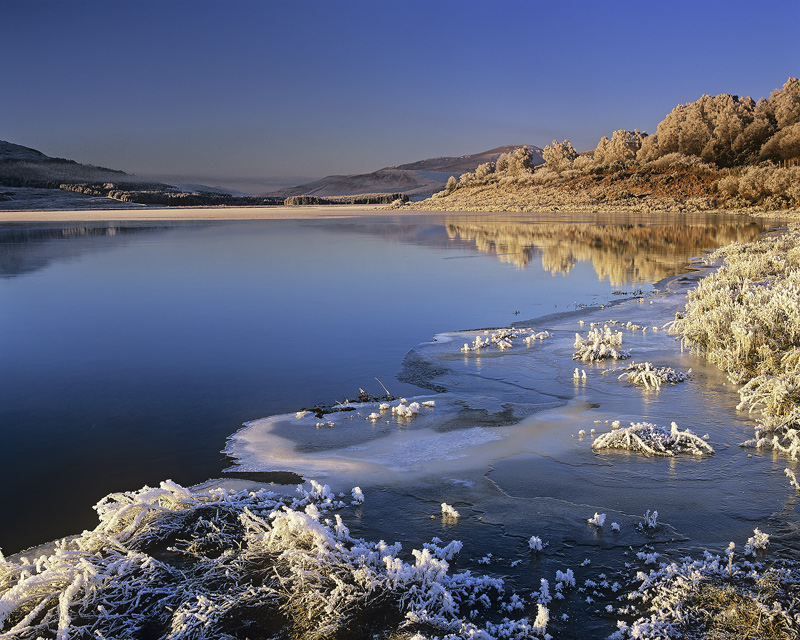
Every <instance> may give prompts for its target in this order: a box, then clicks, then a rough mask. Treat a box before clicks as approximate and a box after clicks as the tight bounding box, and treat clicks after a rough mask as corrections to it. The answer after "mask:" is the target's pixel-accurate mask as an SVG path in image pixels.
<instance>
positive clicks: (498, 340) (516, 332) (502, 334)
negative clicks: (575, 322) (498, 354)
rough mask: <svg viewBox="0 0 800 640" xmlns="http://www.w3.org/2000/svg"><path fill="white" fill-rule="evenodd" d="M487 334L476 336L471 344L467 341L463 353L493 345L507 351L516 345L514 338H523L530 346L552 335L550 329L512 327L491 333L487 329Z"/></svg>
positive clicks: (477, 350) (462, 349)
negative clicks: (538, 329) (537, 329)
mask: <svg viewBox="0 0 800 640" xmlns="http://www.w3.org/2000/svg"><path fill="white" fill-rule="evenodd" d="M486 335H489V337H488V338H481V337H480V336H476V337H475V340H473V341H472V344H471V345H470V344H469V343H468V342H465V343H464V346H463V347H461V353H469V352H471V351H472V352H480V351H481V349H486V348H488V347H491V346H495V347H497V348H498V349H500V351H505V350H506V349H511V348H512V347H513V346H514V340H516V339H517V338H522V339H523V342H525V344H526V345H528V346H530V345H531V344H533V343H534V342H536V341H537V340H539V341H542V340H544V339H545V338H549V337H551V335H552V334H551V333H550V332H548V331H539V332H536V331H534V330H533V329H515V328H510V329H498V330H497V331H495V332H494V333H492V334H491V335H490V334H489V332H488V331H487V332H486Z"/></svg>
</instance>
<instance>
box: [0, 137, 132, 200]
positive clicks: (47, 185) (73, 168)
mask: <svg viewBox="0 0 800 640" xmlns="http://www.w3.org/2000/svg"><path fill="white" fill-rule="evenodd" d="M133 180H134V178H133V177H132V176H129V175H128V174H126V173H125V172H124V171H116V170H114V169H106V168H105V167H95V166H92V165H89V164H81V163H79V162H75V161H74V160H66V159H64V158H51V157H50V156H47V155H45V154H43V153H42V152H41V151H37V150H36V149H31V148H30V147H23V146H22V145H19V144H13V143H11V142H6V141H4V140H0V184H3V185H6V186H11V187H39V188H44V189H57V188H58V187H59V185H60V184H63V183H70V184H75V183H81V182H120V181H125V182H130V181H133Z"/></svg>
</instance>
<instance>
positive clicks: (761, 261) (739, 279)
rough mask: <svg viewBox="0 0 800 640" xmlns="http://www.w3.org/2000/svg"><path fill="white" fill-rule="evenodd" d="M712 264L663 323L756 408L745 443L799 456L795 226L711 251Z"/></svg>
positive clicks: (798, 250) (799, 248)
mask: <svg viewBox="0 0 800 640" xmlns="http://www.w3.org/2000/svg"><path fill="white" fill-rule="evenodd" d="M709 259H710V260H712V261H713V260H718V259H724V261H723V263H722V265H721V266H720V268H719V269H718V271H717V272H716V273H714V274H712V275H710V276H707V277H706V278H703V279H702V280H701V281H700V283H699V284H698V286H697V287H696V288H695V289H694V290H692V291H690V292H689V296H688V298H689V299H688V302H687V304H686V309H685V311H684V312H683V313H682V314H679V315H678V317H677V318H676V320H675V321H673V322H672V323H670V324H669V325H668V327H669V328H670V330H671V331H673V332H676V333H679V334H680V335H681V337H682V339H683V341H684V342H685V343H686V344H688V345H690V346H691V347H692V348H693V349H694V350H696V351H698V352H700V353H702V354H704V355H705V356H706V358H708V360H709V361H710V362H712V363H713V364H715V365H716V366H718V367H719V368H720V369H722V370H723V371H725V372H727V374H728V376H729V378H730V379H731V380H732V381H733V382H735V383H738V384H744V386H743V387H742V388H741V389H740V390H739V394H740V398H741V402H740V404H739V408H740V409H747V410H748V411H750V412H756V413H757V421H758V424H757V426H756V433H755V438H754V439H753V440H749V441H748V442H746V443H744V445H745V446H755V447H758V448H772V449H774V450H776V451H779V452H781V453H784V454H786V455H788V456H789V457H791V458H792V459H795V460H797V459H798V457H799V456H800V436H798V429H800V227H799V226H798V225H792V226H791V227H790V229H789V231H788V232H787V233H785V234H783V235H780V236H777V237H770V238H765V239H762V240H758V241H756V242H751V243H746V244H744V243H734V244H732V245H730V246H728V247H724V248H723V249H720V250H717V251H716V252H714V253H713V254H712V255H711V256H710V258H709Z"/></svg>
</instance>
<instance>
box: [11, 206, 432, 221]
mask: <svg viewBox="0 0 800 640" xmlns="http://www.w3.org/2000/svg"><path fill="white" fill-rule="evenodd" d="M430 213H431V212H429V211H409V210H387V209H386V208H382V207H375V206H354V205H333V206H331V205H319V206H313V205H311V206H303V207H287V206H282V207H185V208H184V207H181V208H177V207H175V208H149V207H137V208H132V209H94V210H82V211H81V210H76V211H0V223H2V222H16V223H19V222H109V221H113V222H117V221H134V222H138V221H142V222H148V221H152V222H180V221H195V220H304V219H309V220H313V219H315V218H351V217H354V216H380V215H388V216H397V215H411V216H425V215H430Z"/></svg>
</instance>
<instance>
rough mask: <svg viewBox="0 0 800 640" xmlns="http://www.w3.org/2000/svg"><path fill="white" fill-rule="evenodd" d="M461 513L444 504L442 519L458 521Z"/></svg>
mask: <svg viewBox="0 0 800 640" xmlns="http://www.w3.org/2000/svg"><path fill="white" fill-rule="evenodd" d="M458 516H459V513H458V511H456V510H455V509H454V508H453V507H452V506H451V505H449V504H447V503H446V502H442V517H443V518H445V519H450V520H458Z"/></svg>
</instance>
